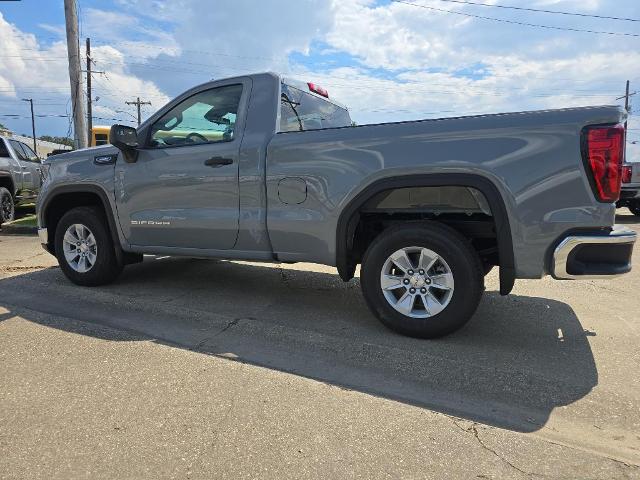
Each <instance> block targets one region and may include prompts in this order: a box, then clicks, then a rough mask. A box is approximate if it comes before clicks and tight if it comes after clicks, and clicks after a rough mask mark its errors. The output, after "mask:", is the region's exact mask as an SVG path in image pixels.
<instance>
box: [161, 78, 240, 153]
mask: <svg viewBox="0 0 640 480" xmlns="http://www.w3.org/2000/svg"><path fill="white" fill-rule="evenodd" d="M241 96H242V85H228V86H224V87H218V88H213V89H211V90H206V91H204V92H200V93H197V94H195V95H193V96H191V97H189V98H187V99H186V100H184V101H182V102H181V103H179V104H178V105H176V106H175V107H173V108H172V109H171V110H169V112H167V113H166V114H164V115H163V116H162V117H161V118H160V119H159V120H158V121H157V122H156V123H154V124H153V125H152V126H151V137H150V141H149V144H150V145H149V146H150V147H155V148H163V147H170V146H176V145H198V144H202V143H216V142H229V141H231V140H233V136H234V128H235V124H236V117H237V115H238V106H239V105H240V97H241Z"/></svg>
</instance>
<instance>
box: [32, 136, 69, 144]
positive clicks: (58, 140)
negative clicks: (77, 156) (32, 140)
mask: <svg viewBox="0 0 640 480" xmlns="http://www.w3.org/2000/svg"><path fill="white" fill-rule="evenodd" d="M38 140H44V141H45V142H52V143H60V144H62V145H68V146H70V147H73V139H72V138H69V137H52V136H51V135H42V136H41V137H38Z"/></svg>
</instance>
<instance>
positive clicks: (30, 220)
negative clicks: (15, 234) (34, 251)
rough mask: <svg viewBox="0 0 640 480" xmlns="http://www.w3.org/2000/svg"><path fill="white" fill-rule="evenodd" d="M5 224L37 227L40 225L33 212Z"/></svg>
mask: <svg viewBox="0 0 640 480" xmlns="http://www.w3.org/2000/svg"><path fill="white" fill-rule="evenodd" d="M5 225H11V226H16V227H37V226H38V225H37V219H36V214H35V213H32V214H31V215H25V216H24V217H22V218H19V219H17V220H14V221H13V222H8V223H5Z"/></svg>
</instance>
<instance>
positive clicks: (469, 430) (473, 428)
mask: <svg viewBox="0 0 640 480" xmlns="http://www.w3.org/2000/svg"><path fill="white" fill-rule="evenodd" d="M453 424H454V425H455V426H456V427H458V428H459V429H460V430H462V431H463V432H465V433H471V434H473V436H474V437H475V439H476V440H477V441H478V443H479V444H480V446H481V447H482V448H483V449H485V450H486V451H488V452H491V453H493V454H494V455H495V456H496V457H498V458H499V459H500V460H501V461H502V462H503V463H505V464H507V465H509V466H510V467H511V468H513V469H514V470H516V471H518V472H520V473H522V474H523V475H526V476H527V477H534V476H537V477H544V475H540V474H538V473H533V472H527V471H525V470H522V469H521V468H520V467H518V466H516V465H514V464H513V463H511V462H510V461H509V460H507V459H506V458H505V457H503V456H502V455H500V454H499V453H498V452H496V451H495V450H494V449H493V448H491V447H489V446H488V445H487V444H486V443H484V442H483V441H482V439H481V438H480V435H479V433H478V424H477V423H476V422H473V423H472V424H471V426H470V427H469V428H464V427H463V426H462V425H460V424H459V423H458V422H457V421H456V420H453Z"/></svg>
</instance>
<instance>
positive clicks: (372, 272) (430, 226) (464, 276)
mask: <svg viewBox="0 0 640 480" xmlns="http://www.w3.org/2000/svg"><path fill="white" fill-rule="evenodd" d="M407 247H422V248H428V249H429V250H432V251H433V252H435V253H437V254H438V255H439V256H440V257H441V258H442V259H444V261H445V262H446V263H447V264H448V266H449V268H450V270H451V274H452V275H453V278H454V288H453V293H452V294H451V296H450V300H449V303H448V304H447V305H446V307H445V308H444V309H443V310H442V311H440V312H439V313H437V314H435V315H433V316H430V317H427V318H413V317H410V316H407V315H404V314H402V313H400V312H399V311H397V310H396V309H395V308H393V307H392V306H391V305H390V304H389V302H388V301H387V300H386V298H385V296H384V294H383V291H382V287H381V281H380V276H381V272H382V268H383V266H384V264H385V262H386V260H387V258H389V256H390V255H391V254H393V253H394V252H396V251H397V250H400V249H402V248H407ZM360 283H361V286H362V292H363V294H364V298H365V300H366V302H367V305H368V306H369V308H370V309H371V311H372V312H373V313H374V315H376V316H377V317H378V319H379V320H380V321H381V322H382V323H383V324H384V325H386V326H387V327H388V328H390V329H391V330H394V331H396V332H398V333H401V334H403V335H408V336H411V337H418V338H437V337H441V336H443V335H447V334H449V333H452V332H454V331H456V330H458V329H459V328H461V327H462V326H463V325H464V324H465V323H467V322H468V321H469V319H471V317H472V316H473V314H474V312H475V311H476V309H477V307H478V304H479V302H480V298H481V297H482V292H483V291H484V271H483V268H482V263H481V261H480V258H479V257H478V255H477V253H476V252H475V250H474V249H473V247H472V246H471V244H470V243H469V242H468V241H467V239H466V238H464V237H463V236H462V235H460V234H459V233H458V232H457V231H455V230H453V229H452V228H450V227H447V226H446V225H442V224H438V223H435V222H425V223H423V224H421V225H419V226H417V225H407V226H397V227H391V228H389V229H387V230H385V231H384V232H383V233H381V234H380V235H379V236H378V237H376V239H375V240H374V241H373V242H372V243H371V245H370V246H369V248H368V249H367V251H366V253H365V255H364V258H363V260H362V268H361V275H360ZM407 288H408V287H407Z"/></svg>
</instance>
